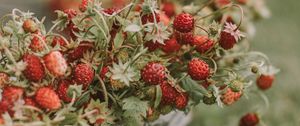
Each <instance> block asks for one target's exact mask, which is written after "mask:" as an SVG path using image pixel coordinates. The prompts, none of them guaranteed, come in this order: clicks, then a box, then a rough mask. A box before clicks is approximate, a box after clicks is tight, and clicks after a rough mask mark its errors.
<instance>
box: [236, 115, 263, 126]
mask: <svg viewBox="0 0 300 126" xmlns="http://www.w3.org/2000/svg"><path fill="white" fill-rule="evenodd" d="M258 123H259V118H258V116H257V114H256V113H247V114H246V115H244V116H243V117H242V118H241V119H240V124H239V126H256V125H258Z"/></svg>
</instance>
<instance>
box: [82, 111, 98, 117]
mask: <svg viewBox="0 0 300 126" xmlns="http://www.w3.org/2000/svg"><path fill="white" fill-rule="evenodd" d="M96 112H98V110H97V109H93V110H92V111H89V112H87V113H85V114H83V115H81V116H80V117H79V118H85V117H87V116H89V115H92V114H94V113H96Z"/></svg>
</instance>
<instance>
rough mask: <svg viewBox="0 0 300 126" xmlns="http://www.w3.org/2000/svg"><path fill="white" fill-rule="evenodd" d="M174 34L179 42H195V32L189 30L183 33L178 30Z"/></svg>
mask: <svg viewBox="0 0 300 126" xmlns="http://www.w3.org/2000/svg"><path fill="white" fill-rule="evenodd" d="M174 36H175V38H176V40H177V42H178V43H179V44H182V45H183V44H192V43H193V42H194V33H193V32H187V33H181V32H178V31H174Z"/></svg>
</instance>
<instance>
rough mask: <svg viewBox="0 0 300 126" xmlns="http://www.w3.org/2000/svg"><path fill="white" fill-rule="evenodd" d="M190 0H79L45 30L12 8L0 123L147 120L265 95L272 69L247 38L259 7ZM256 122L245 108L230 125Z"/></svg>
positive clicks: (246, 0)
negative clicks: (238, 119) (240, 115)
mask: <svg viewBox="0 0 300 126" xmlns="http://www.w3.org/2000/svg"><path fill="white" fill-rule="evenodd" d="M112 3H113V4H112ZM190 3H191V1H180V2H178V1H177V2H176V1H175V0H174V1H171V0H169V1H168V0H142V1H139V0H133V1H126V0H113V1H105V0H104V1H100V0H82V1H81V2H80V3H79V4H78V7H77V8H75V9H71V8H70V9H65V10H62V11H59V10H58V11H56V13H57V19H56V20H55V21H53V26H51V28H49V29H46V27H45V26H44V24H43V23H44V21H45V18H42V19H38V18H37V17H34V15H33V13H31V12H22V11H20V10H19V9H13V10H12V13H11V14H7V15H4V16H3V18H1V27H0V30H1V31H0V53H1V55H0V63H1V65H0V124H2V125H7V126H21V125H22V126H27V125H28V126H50V125H51V126H52V125H53V126H56V125H57V126H63V125H79V126H81V125H82V126H88V125H128V126H139V125H152V124H153V123H151V122H155V121H157V120H159V118H160V116H163V115H168V114H169V113H172V112H174V111H182V112H184V113H186V114H187V113H189V111H190V110H191V109H192V108H193V106H196V105H198V104H207V105H213V104H216V105H219V106H220V107H222V106H230V105H232V104H234V103H235V102H236V101H238V100H239V99H240V98H241V97H243V96H244V95H245V94H247V93H255V94H259V95H261V96H262V97H263V98H264V99H265V97H264V95H262V94H263V93H261V91H264V90H267V89H269V88H270V87H271V86H272V83H273V80H274V76H275V74H276V73H277V72H278V71H279V70H278V69H276V68H275V67H273V66H272V64H271V62H270V60H269V59H268V57H267V56H266V55H264V54H263V53H260V52H255V51H250V46H249V44H250V43H249V41H248V40H249V39H250V37H247V36H251V34H252V32H251V31H253V29H252V30H249V26H252V22H253V21H255V20H257V19H259V18H261V17H264V16H266V15H267V14H266V13H265V12H266V11H265V10H263V12H261V11H260V10H259V9H257V8H256V7H257V6H256V5H257V3H258V1H257V0H233V1H229V0H208V1H203V2H202V1H201V2H200V1H195V4H190ZM76 5H77V4H76ZM259 5H261V4H259ZM260 12H261V13H260ZM250 29H251V27H250ZM253 83H256V85H257V86H254V85H252V84H253ZM256 87H257V88H256ZM259 90H261V91H259ZM265 100H266V99H265ZM266 101H267V100H266ZM257 123H259V113H255V112H253V113H249V114H247V115H245V117H243V118H242V119H241V122H240V126H255V125H256V124H257ZM161 125H163V124H161Z"/></svg>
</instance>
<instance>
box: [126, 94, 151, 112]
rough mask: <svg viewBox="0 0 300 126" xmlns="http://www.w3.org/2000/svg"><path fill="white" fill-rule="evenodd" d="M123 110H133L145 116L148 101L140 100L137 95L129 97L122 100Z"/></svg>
mask: <svg viewBox="0 0 300 126" xmlns="http://www.w3.org/2000/svg"><path fill="white" fill-rule="evenodd" d="M123 103H124V104H123V106H122V109H123V110H125V111H126V110H129V111H135V112H136V114H140V115H142V116H144V117H145V116H146V113H147V110H148V102H146V101H141V100H140V99H138V98H137V97H129V98H126V99H124V100H123Z"/></svg>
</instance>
